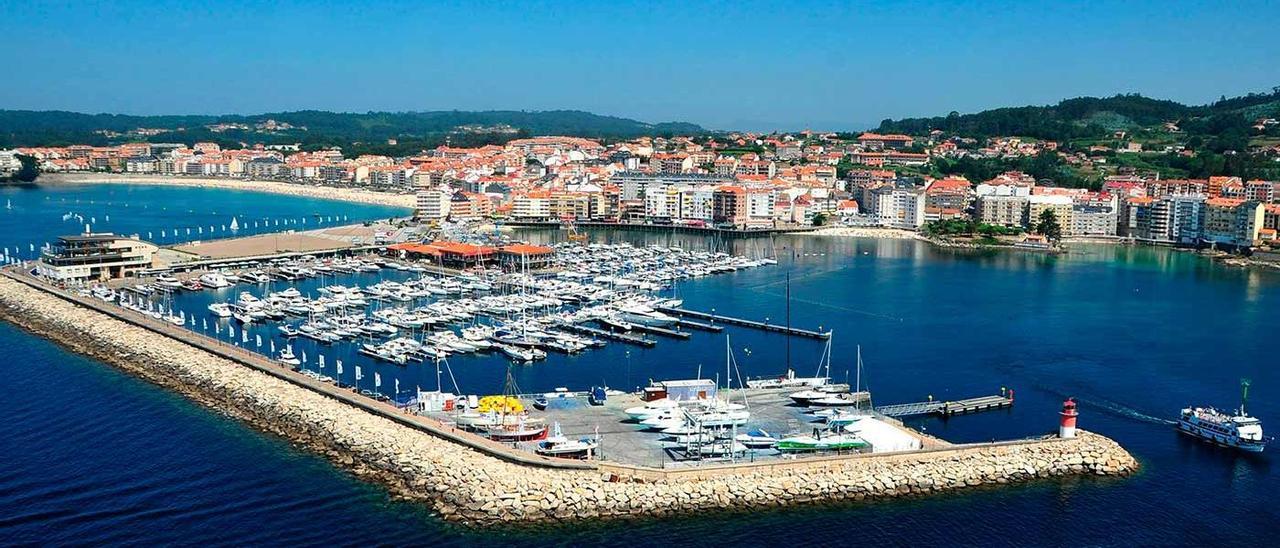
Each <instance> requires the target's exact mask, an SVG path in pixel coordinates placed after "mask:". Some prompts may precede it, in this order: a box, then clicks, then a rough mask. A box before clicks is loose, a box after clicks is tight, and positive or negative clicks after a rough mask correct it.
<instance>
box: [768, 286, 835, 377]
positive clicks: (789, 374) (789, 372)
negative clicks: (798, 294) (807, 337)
mask: <svg viewBox="0 0 1280 548" xmlns="http://www.w3.org/2000/svg"><path fill="white" fill-rule="evenodd" d="M775 262H776V261H775ZM790 329H791V274H790V273H787V330H788V331H790ZM786 337H787V372H786V373H783V374H782V375H781V376H778V377H766V378H760V379H747V387H748V388H800V387H818V386H824V385H826V384H827V383H828V382H829V380H830V377H829V376H827V377H822V376H813V377H797V376H796V371H795V369H793V368H792V367H791V335H787V336H786ZM830 352H831V337H827V348H826V350H824V354H825V355H827V356H829V355H830ZM821 371H822V364H821V361H819V364H818V372H819V373H820V372H821ZM828 373H830V371H828Z"/></svg>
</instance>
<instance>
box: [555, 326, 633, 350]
mask: <svg viewBox="0 0 1280 548" xmlns="http://www.w3.org/2000/svg"><path fill="white" fill-rule="evenodd" d="M556 327H557V328H558V329H563V330H565V331H570V332H573V333H579V334H584V335H594V336H596V337H600V338H602V339H610V340H614V341H621V342H625V343H631V344H635V345H639V346H643V347H646V348H650V347H653V346H655V345H657V344H658V342H657V341H655V340H653V339H646V338H644V337H637V336H635V335H628V334H626V333H617V332H614V331H605V330H603V329H596V328H594V327H587V326H585V325H578V324H574V323H563V324H560V325H558V326H556Z"/></svg>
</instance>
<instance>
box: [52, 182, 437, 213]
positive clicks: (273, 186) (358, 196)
mask: <svg viewBox="0 0 1280 548" xmlns="http://www.w3.org/2000/svg"><path fill="white" fill-rule="evenodd" d="M37 182H38V183H40V184H87V183H118V184H135V185H170V186H188V187H199V188H225V189H234V190H250V191H254V192H269V193H272V194H287V195H290V196H305V197H308V198H322V199H326V200H341V201H344V202H356V203H362V204H376V205H385V206H393V207H405V208H413V207H414V205H415V198H414V195H412V194H391V193H384V192H371V191H368V190H359V189H350V188H332V187H323V186H313V185H305V184H295V183H282V182H278V181H249V180H243V179H219V178H211V177H183V176H169V175H129V174H122V173H44V174H41V175H40V178H39V179H38V181H37Z"/></svg>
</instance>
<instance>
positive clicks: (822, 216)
mask: <svg viewBox="0 0 1280 548" xmlns="http://www.w3.org/2000/svg"><path fill="white" fill-rule="evenodd" d="M825 224H827V214H826V213H821V212H819V213H814V214H813V226H823V225H825Z"/></svg>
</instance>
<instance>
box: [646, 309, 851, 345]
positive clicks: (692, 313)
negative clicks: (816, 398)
mask: <svg viewBox="0 0 1280 548" xmlns="http://www.w3.org/2000/svg"><path fill="white" fill-rule="evenodd" d="M654 309H655V310H658V311H660V312H665V313H667V314H675V315H677V316H680V321H681V322H685V320H684V317H685V316H688V317H690V318H696V319H699V320H705V321H708V322H712V323H723V324H728V325H737V326H742V327H752V328H755V329H760V330H763V331H772V332H774V333H785V334H788V335H797V336H800V337H809V338H811V339H823V340H825V339H829V338H831V332H829V331H828V332H822V331H812V330H809V329H800V328H798V327H787V326H785V325H777V324H772V323H767V322H757V321H755V320H747V319H743V318H734V317H731V316H721V315H718V314H708V313H706V312H698V311H696V310H686V309H683V308H670V307H666V306H659V307H654ZM686 325H688V324H687V323H686Z"/></svg>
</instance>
